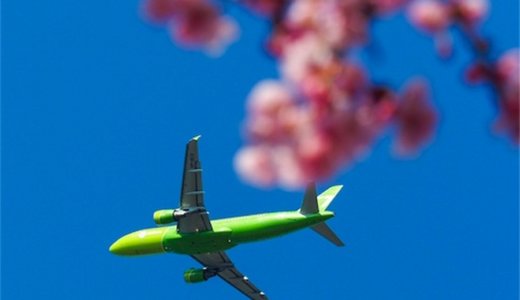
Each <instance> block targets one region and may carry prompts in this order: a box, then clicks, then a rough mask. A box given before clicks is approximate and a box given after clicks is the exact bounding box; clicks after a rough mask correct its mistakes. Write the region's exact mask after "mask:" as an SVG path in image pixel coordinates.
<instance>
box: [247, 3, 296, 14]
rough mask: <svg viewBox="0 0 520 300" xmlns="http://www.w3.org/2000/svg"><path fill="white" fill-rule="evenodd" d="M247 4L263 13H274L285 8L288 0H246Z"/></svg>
mask: <svg viewBox="0 0 520 300" xmlns="http://www.w3.org/2000/svg"><path fill="white" fill-rule="evenodd" d="M243 2H244V4H245V5H247V6H248V7H250V8H251V9H252V10H254V11H256V12H259V13H260V14H263V15H267V16H270V15H273V14H275V13H276V12H277V11H279V10H280V9H282V8H283V5H284V2H286V0H244V1H243Z"/></svg>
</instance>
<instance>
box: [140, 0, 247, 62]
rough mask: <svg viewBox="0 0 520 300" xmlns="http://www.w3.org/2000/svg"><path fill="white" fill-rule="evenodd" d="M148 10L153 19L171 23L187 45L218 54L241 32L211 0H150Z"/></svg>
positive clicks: (174, 35)
mask: <svg viewBox="0 0 520 300" xmlns="http://www.w3.org/2000/svg"><path fill="white" fill-rule="evenodd" d="M145 10H146V12H147V15H148V16H149V18H150V19H151V20H153V21H156V22H161V23H168V27H169V29H170V32H171V35H172V38H173V39H174V40H175V41H177V42H179V43H180V44H182V45H184V46H189V47H194V46H195V47H203V48H204V49H206V50H208V51H209V52H211V53H215V54H218V52H220V51H221V50H222V49H223V48H224V47H225V46H226V45H227V44H229V43H230V42H231V41H233V40H234V39H235V38H236V36H237V32H238V29H237V26H236V24H235V23H234V22H233V21H232V20H231V19H230V18H227V17H223V16H221V15H220V12H219V11H218V9H217V8H216V7H215V6H213V5H212V4H211V3H210V2H208V0H148V1H147V2H146V3H145Z"/></svg>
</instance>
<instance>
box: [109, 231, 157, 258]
mask: <svg viewBox="0 0 520 300" xmlns="http://www.w3.org/2000/svg"><path fill="white" fill-rule="evenodd" d="M162 236H163V230H162V229H161V228H154V229H145V230H140V231H136V232H133V233H130V234H127V235H125V236H123V237H122V238H120V239H118V240H117V241H115V242H114V243H113V244H112V245H111V246H110V248H109V249H108V250H109V251H110V252H111V253H113V254H117V255H142V254H153V253H160V252H164V248H163V245H162Z"/></svg>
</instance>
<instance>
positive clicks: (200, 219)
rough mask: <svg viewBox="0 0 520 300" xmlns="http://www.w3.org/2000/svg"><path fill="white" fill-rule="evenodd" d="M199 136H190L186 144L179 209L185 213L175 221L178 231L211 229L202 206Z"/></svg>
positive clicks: (206, 213) (187, 231)
mask: <svg viewBox="0 0 520 300" xmlns="http://www.w3.org/2000/svg"><path fill="white" fill-rule="evenodd" d="M199 138H200V135H199V136H196V137H194V138H192V139H191V140H190V141H189V142H188V144H187V145H186V155H185V158H184V170H183V176H182V186H181V196H180V201H181V203H180V209H181V210H182V211H183V212H185V213H186V215H185V216H184V217H182V218H180V220H179V221H178V223H177V230H178V231H179V232H180V233H194V232H202V231H211V230H213V228H212V226H211V222H210V221H209V217H208V212H207V211H206V207H205V206H204V190H203V189H202V168H201V165H200V161H199V147H198V145H197V143H198V139H199Z"/></svg>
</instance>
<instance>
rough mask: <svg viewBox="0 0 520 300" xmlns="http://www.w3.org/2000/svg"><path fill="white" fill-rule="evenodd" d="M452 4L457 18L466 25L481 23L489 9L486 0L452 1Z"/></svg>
mask: <svg viewBox="0 0 520 300" xmlns="http://www.w3.org/2000/svg"><path fill="white" fill-rule="evenodd" d="M453 4H454V6H455V10H456V12H457V15H458V17H459V18H461V20H462V21H463V22H464V23H466V24H468V25H473V24H475V23H477V22H479V21H481V20H482V19H483V18H484V16H485V15H486V14H487V12H488V9H489V4H488V1H487V0H454V3H453Z"/></svg>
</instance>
